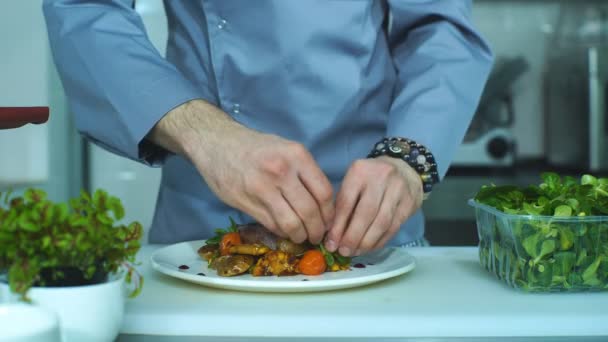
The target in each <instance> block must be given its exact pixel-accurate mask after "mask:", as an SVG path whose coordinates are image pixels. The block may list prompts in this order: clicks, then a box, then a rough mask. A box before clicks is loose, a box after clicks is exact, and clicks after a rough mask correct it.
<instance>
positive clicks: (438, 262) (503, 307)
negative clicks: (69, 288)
mask: <svg viewBox="0 0 608 342" xmlns="http://www.w3.org/2000/svg"><path fill="white" fill-rule="evenodd" d="M159 247H160V246H159V245H150V246H144V247H143V248H142V250H141V251H140V254H139V258H138V260H140V261H143V264H142V265H141V266H140V270H141V271H142V274H143V275H144V277H145V286H144V289H143V292H142V293H141V295H140V296H139V297H137V298H135V299H130V300H127V307H126V313H125V320H124V324H123V327H122V333H123V334H136V335H170V336H207V337H217V338H224V337H248V336H258V337H259V336H264V337H299V338H307V337H328V338H334V337H347V338H348V337H351V338H355V337H356V338H371V337H375V338H379V337H384V338H393V337H399V338H403V337H422V338H424V337H439V338H440V337H505V336H517V337H535V336H562V337H564V336H606V337H608V292H595V293H560V294H530V293H523V292H519V291H518V290H515V289H512V288H510V287H508V286H506V285H505V284H503V283H502V282H501V281H499V280H498V279H496V278H494V276H493V275H491V274H489V273H488V272H486V271H485V270H483V269H482V268H481V266H480V265H479V262H478V259H477V248H473V247H455V248H453V247H428V248H424V247H423V248H410V249H408V252H410V254H412V255H413V256H415V257H416V259H417V266H416V269H414V270H413V271H412V272H411V273H408V274H405V275H403V276H400V277H398V278H394V279H390V280H387V281H384V282H381V283H377V284H373V285H368V286H365V287H360V288H354V289H349V290H337V291H331V292H320V293H305V294H265V293H246V292H236V291H229V290H219V289H212V288H208V287H204V286H202V285H196V284H191V283H188V282H185V281H181V280H178V279H173V278H171V277H168V276H165V275H163V274H160V273H158V272H156V271H154V270H153V269H152V268H151V267H150V263H149V258H150V255H151V254H152V252H153V251H154V250H155V249H157V248H159Z"/></svg>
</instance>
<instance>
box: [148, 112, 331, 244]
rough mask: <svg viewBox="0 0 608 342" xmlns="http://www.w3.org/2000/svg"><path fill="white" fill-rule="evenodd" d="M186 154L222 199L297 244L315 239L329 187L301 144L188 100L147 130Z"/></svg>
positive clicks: (327, 209) (327, 217)
mask: <svg viewBox="0 0 608 342" xmlns="http://www.w3.org/2000/svg"><path fill="white" fill-rule="evenodd" d="M149 139H150V140H152V141H153V142H155V143H157V144H159V145H161V146H163V147H165V148H167V149H169V150H171V151H173V152H175V153H179V154H182V155H183V156H185V157H186V158H188V159H189V160H190V161H191V162H192V163H193V164H194V166H195V167H196V168H197V169H198V171H199V172H200V174H201V175H202V176H203V178H204V179H205V181H206V182H207V184H208V185H209V187H210V188H211V189H212V190H213V191H214V192H215V194H216V195H217V196H218V197H219V198H220V199H221V200H222V201H223V202H224V203H226V204H228V205H230V206H232V207H234V208H237V209H239V210H241V211H243V212H245V213H247V214H249V215H250V216H252V217H253V218H254V219H255V220H257V221H258V222H260V223H261V224H263V225H264V226H265V227H267V228H268V229H269V230H271V231H272V232H273V233H275V234H277V235H279V236H282V237H289V238H290V239H291V240H293V241H294V242H296V243H300V242H303V241H305V240H307V239H308V240H309V241H310V242H311V243H319V242H321V240H322V239H323V236H324V235H325V232H326V231H327V229H328V228H329V227H328V225H329V222H330V221H331V219H332V218H333V215H334V203H333V193H332V191H333V190H332V186H331V183H330V182H329V180H328V179H327V177H326V176H325V174H324V173H323V172H322V171H321V169H320V168H319V166H318V165H317V163H316V162H315V160H314V159H313V157H312V155H311V154H310V153H309V152H308V151H307V150H306V148H305V147H304V146H302V145H301V144H298V143H296V142H293V141H289V140H286V139H283V138H281V137H279V136H276V135H270V134H263V133H260V132H257V131H254V130H252V129H249V128H247V127H245V126H243V125H241V124H239V123H238V122H236V121H234V120H232V118H230V117H229V116H228V115H227V114H226V113H224V112H223V111H222V110H220V109H219V108H217V107H215V106H213V105H211V104H209V103H207V102H205V101H202V100H193V101H190V102H188V103H186V104H183V105H181V106H179V107H177V108H176V109H174V110H172V111H171V112H169V113H168V114H167V115H165V116H164V117H163V119H161V120H160V121H159V122H158V123H157V125H156V126H155V127H154V129H153V130H152V132H151V134H150V135H149Z"/></svg>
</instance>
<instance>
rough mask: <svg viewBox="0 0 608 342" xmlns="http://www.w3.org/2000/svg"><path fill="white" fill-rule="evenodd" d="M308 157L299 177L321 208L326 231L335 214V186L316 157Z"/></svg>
mask: <svg viewBox="0 0 608 342" xmlns="http://www.w3.org/2000/svg"><path fill="white" fill-rule="evenodd" d="M307 159H308V162H307V163H306V164H305V165H306V166H307V167H305V168H304V169H302V170H300V172H299V173H298V177H299V178H300V181H301V182H302V184H304V186H305V187H306V189H307V190H308V192H309V193H310V194H311V195H312V197H313V198H314V200H315V201H316V202H317V205H318V207H319V208H320V210H321V216H322V219H323V223H324V226H323V231H324V232H325V231H326V230H328V229H329V228H330V227H329V225H330V224H331V222H332V220H333V219H334V215H335V207H334V194H333V188H332V186H331V183H330V182H329V179H327V176H325V174H324V173H323V171H321V169H320V168H319V167H318V166H317V163H316V162H315V161H314V159H312V157H310V158H307ZM317 242H318V241H317Z"/></svg>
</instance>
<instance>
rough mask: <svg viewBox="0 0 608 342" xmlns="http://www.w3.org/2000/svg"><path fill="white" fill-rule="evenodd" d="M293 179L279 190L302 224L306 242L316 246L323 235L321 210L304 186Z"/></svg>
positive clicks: (323, 226)
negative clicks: (306, 238)
mask: <svg viewBox="0 0 608 342" xmlns="http://www.w3.org/2000/svg"><path fill="white" fill-rule="evenodd" d="M294 178H295V179H294V180H293V181H290V182H289V184H288V185H287V186H285V188H284V189H282V190H281V193H282V194H283V197H284V198H285V199H286V200H287V202H288V203H289V206H290V207H291V209H292V210H293V211H294V212H295V213H296V214H297V215H298V217H299V218H300V221H301V222H302V223H303V224H304V227H305V229H306V233H307V237H308V240H309V241H310V242H311V243H313V244H317V243H319V242H320V241H321V239H323V235H324V234H325V224H324V223H323V217H322V216H321V210H320V208H319V206H318V204H317V202H316V201H315V199H314V198H313V196H312V195H311V194H310V193H309V192H308V190H307V189H306V187H305V186H304V184H302V183H300V180H299V179H298V178H297V177H294Z"/></svg>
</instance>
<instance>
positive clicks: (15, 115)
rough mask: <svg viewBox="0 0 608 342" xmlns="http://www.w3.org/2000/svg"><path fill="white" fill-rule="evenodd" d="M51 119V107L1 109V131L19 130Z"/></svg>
mask: <svg viewBox="0 0 608 342" xmlns="http://www.w3.org/2000/svg"><path fill="white" fill-rule="evenodd" d="M48 119H49V107H0V129H9V128H17V127H21V126H23V125H26V124H29V123H33V124H42V123H45V122H47V121H48Z"/></svg>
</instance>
